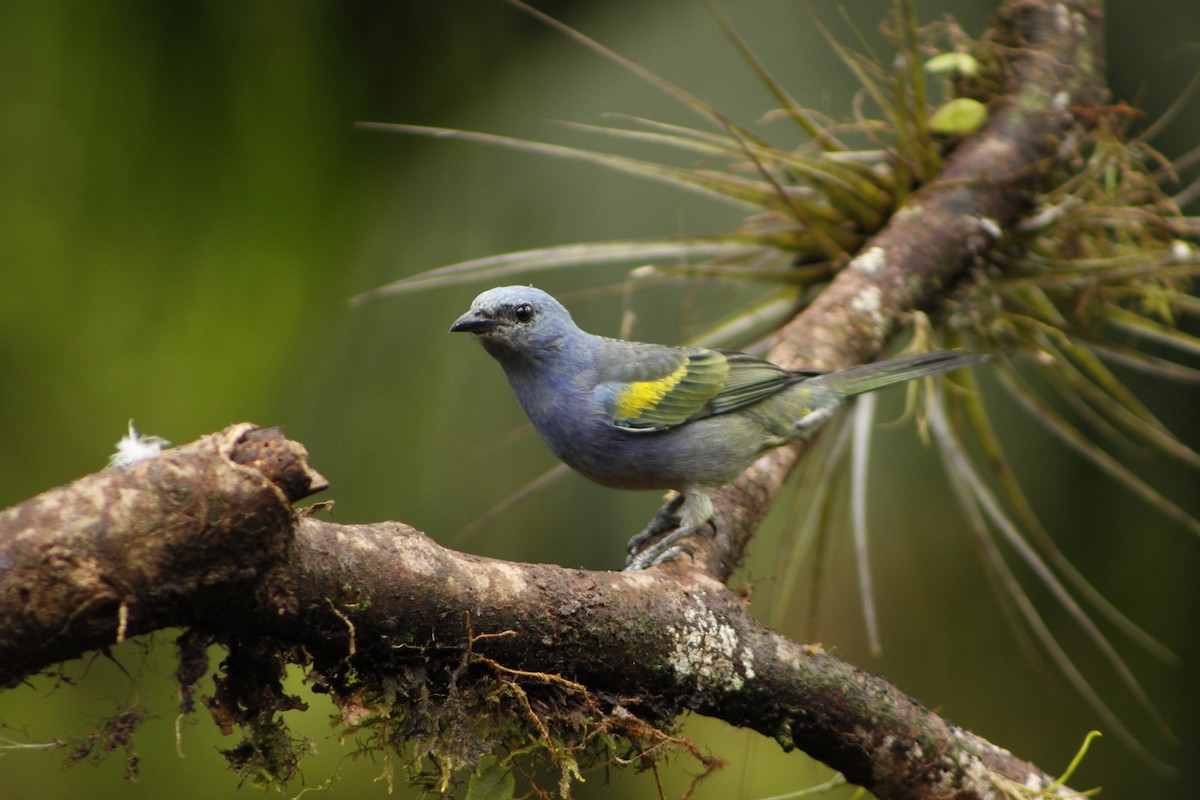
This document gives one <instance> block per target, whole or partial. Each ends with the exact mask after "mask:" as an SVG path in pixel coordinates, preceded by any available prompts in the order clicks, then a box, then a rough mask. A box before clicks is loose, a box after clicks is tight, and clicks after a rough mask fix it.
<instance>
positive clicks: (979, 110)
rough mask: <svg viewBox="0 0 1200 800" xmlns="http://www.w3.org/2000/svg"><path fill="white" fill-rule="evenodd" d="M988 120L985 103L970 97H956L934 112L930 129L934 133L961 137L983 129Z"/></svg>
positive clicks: (930, 120)
mask: <svg viewBox="0 0 1200 800" xmlns="http://www.w3.org/2000/svg"><path fill="white" fill-rule="evenodd" d="M987 118H988V111H987V106H985V105H984V104H983V103H981V102H979V101H978V100H972V99H971V98H969V97H956V98H954V99H953V100H951V101H950V102H949V103H946V104H945V105H943V106H942V107H941V108H939V109H938V110H937V111H935V112H933V116H932V117H930V118H929V127H930V129H931V130H932V131H933V132H934V133H940V134H944V135H947V136H961V135H963V134H966V133H972V132H973V131H977V130H979V129H980V128H982V127H983V123H985V122H987Z"/></svg>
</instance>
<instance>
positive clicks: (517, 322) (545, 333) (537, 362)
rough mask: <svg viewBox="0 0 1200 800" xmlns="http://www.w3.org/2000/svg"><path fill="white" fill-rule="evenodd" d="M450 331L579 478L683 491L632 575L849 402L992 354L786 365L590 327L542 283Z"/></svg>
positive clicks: (501, 298)
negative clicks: (721, 496) (474, 343)
mask: <svg viewBox="0 0 1200 800" xmlns="http://www.w3.org/2000/svg"><path fill="white" fill-rule="evenodd" d="M450 332H452V333H470V334H473V335H474V336H475V337H476V338H477V339H478V340H479V341H480V343H481V344H482V345H483V348H484V349H485V350H486V351H487V352H488V353H489V354H490V355H491V356H492V357H493V358H495V359H496V361H498V362H499V363H500V366H501V367H502V368H503V370H504V373H505V375H506V376H507V378H508V382H509V385H510V386H511V388H512V391H513V393H514V394H515V395H516V397H517V400H518V402H519V403H520V404H521V407H522V408H523V409H524V411H525V413H526V415H527V416H528V417H529V419H530V421H531V422H532V423H533V427H534V428H535V429H536V430H537V432H538V433H539V434H540V435H541V437H542V439H543V440H544V441H545V443H546V444H547V445H548V446H549V448H550V450H551V451H552V452H553V453H554V455H555V456H557V457H558V458H559V459H560V460H561V461H563V462H565V463H566V464H567V465H568V466H570V467H571V468H572V469H574V470H575V471H576V472H579V473H581V474H582V475H584V476H586V477H588V478H590V479H592V480H593V481H595V482H597V483H599V484H602V485H604V486H609V487H613V488H617V489H647V490H648V489H656V490H673V491H674V492H675V495H674V496H673V498H672V500H671V501H670V502H669V503H668V504H667V505H666V506H665V507H664V508H663V509H662V510H661V511H660V512H659V513H658V514H657V515H656V516H655V518H654V519H653V520H652V521H651V523H650V524H649V525H648V526H647V527H646V529H645V530H643V531H642V532H641V533H639V534H638V535H636V536H634V537H633V538H632V539H631V540H630V543H629V556H628V560H627V563H626V567H625V568H626V570H627V571H637V570H640V569H644V568H646V567H649V566H653V565H656V564H659V563H662V562H664V561H667V560H671V559H673V558H675V557H677V556H678V555H679V554H681V553H682V552H685V551H686V548H684V547H679V546H676V543H678V542H679V541H681V540H682V539H684V538H686V537H688V536H691V535H692V534H694V533H697V532H699V531H700V530H701V529H702V528H705V527H706V526H707V525H708V524H709V522H710V521H711V520H712V518H713V514H714V509H713V502H712V493H713V492H714V491H715V490H716V489H718V488H720V487H721V486H723V485H724V484H726V483H729V482H730V481H732V480H734V479H735V478H737V477H738V476H739V475H740V474H741V473H742V472H743V471H744V470H745V469H746V468H747V467H748V466H750V465H751V464H752V463H754V461H755V460H757V459H758V457H759V456H760V455H762V454H763V453H764V452H766V451H768V450H770V449H772V448H775V447H780V446H782V445H785V444H788V443H789V442H793V441H795V440H797V439H800V438H802V437H805V436H807V435H809V434H810V432H812V431H814V430H815V429H816V428H817V427H818V426H819V425H820V424H821V423H822V422H824V421H826V420H827V419H829V418H830V417H831V416H832V415H833V413H834V412H835V411H836V410H837V408H838V407H839V406H840V405H841V404H842V403H843V402H844V401H845V400H846V399H847V398H849V397H852V396H854V395H857V394H862V393H864V392H871V391H875V390H876V389H882V388H883V387H885V386H890V385H892V384H896V383H902V382H905V381H910V380H913V379H916V378H921V377H924V376H926V375H933V374H936V373H939V372H945V371H948V370H954V369H959V368H961V367H967V366H972V365H974V364H977V363H979V362H981V361H983V360H985V359H986V358H987V357H988V356H987V355H986V354H975V353H968V352H965V351H961V350H943V351H936V352H930V353H922V354H919V355H911V356H906V357H901V358H896V359H891V360H888V361H879V362H875V363H872V364H865V365H862V366H856V367H850V368H849V369H842V370H835V371H830V372H823V371H817V370H793V369H786V368H784V367H781V366H778V365H776V364H772V363H771V362H769V361H765V360H763V359H760V358H757V357H755V356H752V355H749V354H747V353H742V352H738V351H734V350H718V349H713V348H708V347H678V346H671V345H664V344H650V343H644V342H631V341H625V340H623V339H613V338H609V337H606V336H599V335H596V334H592V333H588V332H587V331H584V330H583V329H582V328H580V327H579V326H578V325H577V324H576V323H575V321H574V320H573V319H572V318H571V314H570V312H568V311H567V309H566V308H565V307H564V306H563V305H562V304H561V303H560V302H558V300H556V299H555V298H554V297H553V296H551V295H550V294H548V293H547V292H544V291H542V290H541V289H537V288H534V287H532V286H499V287H496V288H493V289H489V290H487V291H485V292H483V293H482V294H480V295H479V296H478V297H476V298H475V300H474V301H473V302H472V303H471V307H470V309H469V310H468V311H467V312H466V313H464V314H463V315H462V316H460V317H459V318H458V319H457V320H455V321H454V324H452V325H451V326H450ZM668 530H669V531H670V533H669V534H668V535H666V536H665V537H664V538H662V539H661V540H659V541H657V542H654V543H653V544H651V545H650V546H645V545H646V543H647V542H648V541H649V540H651V539H654V538H656V537H657V536H659V535H660V534H662V533H665V532H666V531H668ZM688 552H690V551H688Z"/></svg>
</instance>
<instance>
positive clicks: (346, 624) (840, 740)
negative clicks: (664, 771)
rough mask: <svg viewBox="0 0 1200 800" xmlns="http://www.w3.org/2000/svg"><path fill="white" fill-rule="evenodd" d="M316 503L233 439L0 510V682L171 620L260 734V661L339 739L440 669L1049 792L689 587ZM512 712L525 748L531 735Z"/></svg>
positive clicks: (833, 663)
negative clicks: (683, 714) (325, 712)
mask: <svg viewBox="0 0 1200 800" xmlns="http://www.w3.org/2000/svg"><path fill="white" fill-rule="evenodd" d="M323 487H324V482H323V480H322V479H321V478H320V476H319V475H317V474H316V473H315V472H313V471H312V470H311V469H310V468H309V467H308V466H307V463H306V459H305V455H304V449H303V447H301V446H300V445H298V444H296V443H294V442H290V441H288V440H286V439H284V438H283V437H282V436H280V435H279V434H278V432H277V431H269V430H268V431H265V430H260V429H258V428H255V427H253V426H251V425H246V424H243V425H238V426H234V427H232V428H229V429H228V430H226V431H222V432H221V433H217V434H213V435H211V436H207V437H204V438H202V439H200V440H198V441H197V442H194V443H192V444H188V445H184V446H181V447H177V448H173V449H171V450H168V451H166V452H165V453H164V454H163V455H162V456H160V457H158V458H153V459H149V460H146V461H142V462H139V463H137V464H135V465H133V466H131V467H128V468H123V469H109V470H105V471H103V472H100V473H97V474H95V475H91V476H88V477H85V478H82V479H80V480H78V481H76V482H75V483H73V484H70V485H68V486H64V487H60V488H58V489H54V490H51V491H50V492H47V493H46V494H44V495H41V496H39V497H36V498H33V499H31V500H29V501H27V502H26V503H23V504H21V505H19V506H16V507H14V508H12V509H9V510H8V511H6V512H4V513H3V514H2V515H0V560H2V562H3V563H4V564H5V569H4V571H3V572H2V573H0V598H2V599H0V681H2V682H3V683H4V685H8V686H11V685H14V684H15V683H18V682H20V681H21V680H23V679H24V678H25V677H27V676H28V675H30V674H32V673H34V672H36V671H38V670H40V669H43V668H45V667H47V666H49V665H51V664H53V663H56V662H58V661H62V660H67V659H70V658H74V657H79V656H82V655H84V654H85V653H87V652H88V651H90V650H94V649H98V648H106V647H108V646H110V645H113V644H116V643H118V642H120V641H121V640H122V639H124V638H127V637H130V636H133V635H135V634H140V633H145V632H149V631H152V630H156V629H161V628H165V627H176V626H188V627H190V628H191V630H192V633H190V634H189V635H188V636H187V637H186V638H187V639H188V642H190V644H189V643H187V642H185V643H184V644H183V646H184V650H185V651H188V652H192V651H197V649H198V648H200V652H202V647H203V644H204V642H205V641H207V640H210V639H211V640H215V641H219V642H222V643H224V644H226V646H228V647H229V648H230V651H231V656H230V658H229V659H227V664H226V669H229V670H230V674H229V675H228V676H227V677H225V678H222V679H221V680H220V681H219V691H218V693H217V695H218V696H217V697H216V699H209V700H208V701H206V704H207V705H208V706H209V708H210V710H212V712H213V713H214V715H215V717H216V719H217V721H218V723H219V724H221V725H222V726H223V727H226V728H228V727H230V726H231V725H234V724H240V725H243V726H248V727H253V728H256V729H260V730H261V731H271V732H274V736H275V738H278V731H279V730H280V728H279V724H278V721H277V720H276V719H275V717H276V715H277V713H278V712H280V711H282V710H290V709H295V708H298V707H301V705H300V704H299V703H298V702H297V701H295V700H294V699H293V698H287V697H284V696H282V695H281V694H280V693H279V692H278V691H277V687H276V686H275V681H276V680H277V677H278V676H277V675H276V674H274V672H273V671H272V670H271V669H269V668H268V669H263V668H262V665H264V664H270V663H272V662H274V663H278V664H281V663H283V661H285V660H291V661H295V662H299V663H302V664H304V665H305V666H306V668H307V669H308V670H309V671H310V674H311V675H313V676H316V677H315V683H316V685H317V686H318V687H320V689H321V690H323V691H328V692H330V693H332V694H333V695H334V698H335V700H336V701H337V702H338V704H339V706H340V707H342V708H343V714H344V721H345V722H347V723H348V724H350V723H354V724H358V723H359V722H360V721H361V719H362V718H363V717H365V716H369V715H371V714H383V713H395V712H394V711H389V707H388V703H396V702H399V698H398V697H397V696H396V694H395V690H393V693H392V695H391V696H390V697H388V698H387V699H386V700H384V699H382V698H385V697H386V696H387V693H386V692H384V691H382V689H381V688H380V687H383V686H385V685H388V684H389V683H391V684H395V683H396V680H397V679H396V678H395V676H396V675H398V674H404V673H406V672H407V673H412V672H414V671H419V672H422V673H423V674H432V673H433V672H435V671H436V669H435V668H434V667H432V666H431V663H432V662H434V661H438V660H445V661H446V663H453V664H457V665H459V666H458V667H456V668H455V670H454V673H455V675H456V680H457V681H458V682H459V688H458V691H459V693H460V694H461V695H462V696H466V695H467V693H468V692H467V688H466V683H467V680H468V678H469V675H470V673H469V671H463V670H462V669H461V667H462V665H465V664H468V663H475V664H484V665H490V672H491V673H492V674H493V675H495V674H500V675H501V676H503V677H504V678H506V679H512V678H514V676H516V677H526V678H528V677H530V676H536V677H539V678H540V680H539V681H536V683H547V684H551V685H552V686H554V685H556V684H557V685H558V686H557V688H559V689H563V690H564V691H567V690H571V691H584V688H583V687H586V692H587V693H588V695H589V698H591V700H590V701H589V702H590V703H591V706H592V709H593V710H594V711H595V712H596V713H598V714H602V715H603V714H608V715H612V716H613V718H619V717H620V715H622V714H623V715H625V716H626V718H634V719H636V718H637V717H642V718H649V719H659V720H662V719H670V718H671V717H673V716H674V715H675V714H677V713H678V712H680V711H681V710H683V709H691V710H693V711H696V712H698V713H702V714H707V715H710V716H714V717H718V718H720V719H723V720H726V721H728V722H730V723H731V724H734V725H739V726H744V727H748V728H752V729H754V730H757V731H759V732H761V733H763V734H765V735H768V736H771V737H773V738H775V739H776V740H777V741H778V742H779V743H780V744H781V745H782V746H784V747H785V748H787V749H791V748H793V747H797V748H800V749H802V750H804V751H805V752H807V753H809V754H811V755H813V756H815V757H817V758H819V759H821V760H822V761H824V762H825V763H827V764H829V765H830V766H832V767H834V768H835V769H837V770H839V771H841V772H842V773H844V774H845V775H846V777H847V779H848V780H850V781H852V782H855V783H858V784H861V785H864V786H867V787H868V788H870V789H871V790H872V791H873V792H875V793H876V794H877V795H878V796H879V797H884V798H910V797H931V796H938V797H964V798H966V797H979V796H985V795H987V794H988V792H989V791H994V790H995V789H996V787H997V786H1008V785H1010V784H1011V785H1016V784H1022V785H1025V786H1030V785H1032V784H1030V783H1029V781H1030V780H1031V776H1033V777H1032V780H1033V781H1034V782H1035V783H1038V784H1039V787H1040V788H1045V787H1048V786H1050V785H1051V784H1052V783H1053V778H1051V777H1050V776H1048V775H1046V774H1045V773H1043V772H1042V771H1040V770H1038V769H1037V768H1036V767H1034V766H1032V765H1030V764H1028V763H1026V762H1023V761H1021V760H1020V759H1018V758H1016V757H1015V756H1013V755H1011V754H1010V753H1008V752H1006V751H1004V750H1002V749H1000V748H998V747H994V746H993V745H991V744H989V743H987V742H986V741H984V740H983V739H980V738H979V737H977V736H975V735H973V734H971V733H969V732H967V731H964V730H962V729H960V728H957V727H955V726H954V725H952V724H950V723H948V722H946V721H945V720H942V719H941V718H939V717H938V716H937V715H935V714H933V713H932V712H930V711H929V710H927V709H925V708H923V707H922V706H920V705H919V704H918V703H917V702H916V701H914V700H912V699H911V698H909V697H907V696H906V695H904V694H903V693H902V692H900V691H898V690H897V689H895V688H894V687H892V686H890V685H889V684H887V683H885V682H884V681H882V680H880V679H879V678H876V677H874V676H872V675H869V674H867V673H865V672H863V671H861V670H859V669H857V668H855V667H852V666H850V665H849V664H846V663H845V662H843V661H841V660H839V659H837V658H835V657H834V656H832V655H830V654H828V653H826V652H824V651H823V650H822V649H821V648H820V647H818V646H804V645H800V644H797V643H795V642H791V641H789V640H787V639H785V638H783V637H781V636H779V635H777V634H775V633H773V632H771V631H770V630H767V629H766V628H764V627H763V626H762V625H761V624H759V623H758V622H757V621H756V620H755V619H754V618H753V617H752V616H751V615H750V613H749V612H748V610H747V608H746V605H745V604H744V602H743V601H742V600H741V599H740V598H738V597H737V596H736V595H734V594H733V593H732V592H730V591H729V590H728V589H727V588H726V587H725V586H724V585H722V584H721V583H719V582H717V581H716V580H714V579H712V578H711V577H708V576H706V575H704V574H702V573H701V572H699V571H698V570H694V569H691V568H688V567H685V566H683V565H682V564H674V565H667V566H665V567H663V568H661V569H655V570H648V571H645V572H642V573H638V574H624V573H613V572H591V571H586V570H577V569H565V568H562V567H557V566H552V565H544V564H516V563H510V562H504V561H499V560H494V559H487V558H481V557H478V556H471V555H466V554H462V553H458V552H455V551H452V550H448V549H446V548H443V547H441V546H439V545H437V544H436V543H434V542H433V541H432V540H431V539H429V538H428V537H427V536H425V535H424V534H422V533H420V532H419V531H416V530H414V529H413V528H411V527H409V526H407V525H404V524H402V523H390V522H388V523H377V524H372V525H337V524H333V523H329V522H324V521H319V520H316V519H313V518H311V517H309V516H306V515H304V514H298V513H294V512H293V510H292V509H291V502H292V500H294V499H295V498H297V497H299V496H303V495H307V494H309V493H311V492H314V491H318V490H320V489H322V488H323ZM194 654H195V653H194V652H193V655H194ZM472 657H473V658H474V659H475V660H474V662H472V661H471V658H472ZM231 664H237V665H242V666H244V667H245V669H241V667H238V669H239V670H240V673H239V674H236V675H235V674H233V670H232V669H230V665H231ZM189 669H191V667H189ZM193 671H194V670H193ZM193 679H194V678H193ZM185 683H186V682H185ZM564 687H565V688H564ZM186 689H187V687H186V686H185V695H187V694H188V692H187V691H186ZM596 698H599V700H596ZM351 707H353V708H354V709H356V710H355V712H354V714H353V719H352V718H351V716H350V714H349V712H348V711H347V709H349V708H351ZM526 707H527V708H528V709H529V711H528V714H530V715H531V716H532V718H533V719H536V720H538V727H539V728H540V729H541V732H540V733H539V736H546V735H548V734H547V733H546V732H547V731H550V730H553V729H554V723H555V720H553V719H548V718H547V716H546V713H547V712H546V711H545V709H544V708H543V709H542V710H540V711H539V712H538V713H537V714H534V712H533V710H532V706H528V705H527V704H526ZM618 709H619V711H618ZM573 713H574V711H573ZM630 715H633V716H632V717H630ZM236 751H237V748H235V750H234V751H231V752H236ZM1060 796H1073V795H1072V794H1070V793H1069V792H1068V791H1067V790H1062V793H1061V795H1060Z"/></svg>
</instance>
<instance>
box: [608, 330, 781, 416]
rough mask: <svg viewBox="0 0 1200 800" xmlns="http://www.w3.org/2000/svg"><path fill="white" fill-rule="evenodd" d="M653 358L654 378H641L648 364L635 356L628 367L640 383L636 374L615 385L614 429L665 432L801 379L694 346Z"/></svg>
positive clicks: (753, 361)
mask: <svg viewBox="0 0 1200 800" xmlns="http://www.w3.org/2000/svg"><path fill="white" fill-rule="evenodd" d="M667 352H669V353H670V357H667V355H666V354H667ZM654 355H655V356H656V357H655V358H654V359H653V361H654V367H653V369H652V370H651V371H652V372H653V373H654V374H650V375H645V374H644V373H645V372H646V371H647V369H646V368H647V360H643V359H637V358H636V356H635V357H634V358H633V359H631V362H632V363H631V365H630V368H631V369H634V368H636V369H637V371H638V372H641V373H643V375H644V378H643V375H639V378H643V379H640V380H629V381H622V382H618V383H615V384H614V385H615V391H613V392H612V398H613V402H612V406H611V410H610V419H611V421H612V424H614V425H617V426H619V427H622V428H629V429H632V430H638V431H659V430H664V429H667V428H671V427H674V426H676V425H682V424H683V423H685V422H690V421H692V420H695V419H700V418H703V417H710V416H713V415H715V414H726V413H729V412H730V411H735V410H737V409H739V408H743V407H744V406H747V405H750V404H751V403H756V402H758V401H759V400H762V399H763V398H765V397H769V396H770V395H772V394H775V393H776V392H778V391H780V390H781V389H783V388H784V387H786V386H787V385H789V384H791V383H795V382H796V381H797V380H801V379H802V378H803V375H800V374H797V373H793V372H789V371H788V370H785V369H783V368H782V367H777V366H775V365H774V364H771V363H769V362H767V361H763V360H761V359H758V358H754V357H753V356H749V355H746V354H745V353H735V352H730V351H724V350H710V349H707V348H701V347H693V348H670V350H669V351H667V350H666V349H664V350H661V351H656V352H655V354H654ZM635 364H636V367H635V366H634V365H635Z"/></svg>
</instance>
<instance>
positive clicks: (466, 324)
mask: <svg viewBox="0 0 1200 800" xmlns="http://www.w3.org/2000/svg"><path fill="white" fill-rule="evenodd" d="M499 325H500V323H499V322H497V321H496V320H494V319H492V318H491V317H486V316H484V315H483V314H482V313H481V312H480V311H479V310H478V309H475V308H473V309H471V310H470V311H468V312H467V313H465V314H463V315H462V316H461V317H459V318H458V319H456V320H454V324H453V325H451V326H450V332H451V333H487V332H488V331H493V330H495V329H496V328H497V327H499Z"/></svg>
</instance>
